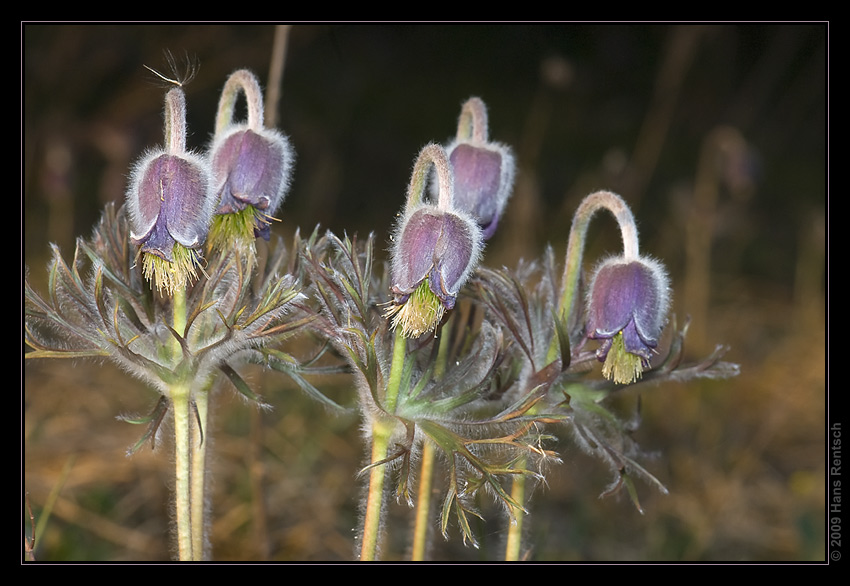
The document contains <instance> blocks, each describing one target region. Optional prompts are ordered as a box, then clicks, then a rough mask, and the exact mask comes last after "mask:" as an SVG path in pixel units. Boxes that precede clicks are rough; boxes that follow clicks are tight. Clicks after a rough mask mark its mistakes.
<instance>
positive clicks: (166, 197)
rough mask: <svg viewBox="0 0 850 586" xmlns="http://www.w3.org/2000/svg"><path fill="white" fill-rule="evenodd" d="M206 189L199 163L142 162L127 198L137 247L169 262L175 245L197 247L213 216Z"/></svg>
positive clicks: (164, 158) (164, 157)
mask: <svg viewBox="0 0 850 586" xmlns="http://www.w3.org/2000/svg"><path fill="white" fill-rule="evenodd" d="M208 187H209V179H208V175H207V173H206V169H205V167H204V166H203V164H202V163H201V162H200V161H195V160H192V159H190V158H185V157H183V156H178V155H169V154H159V155H157V156H154V157H153V158H150V159H144V160H143V161H142V163H141V165H140V166H139V170H138V172H137V174H136V176H135V179H134V181H133V183H132V187H131V189H130V192H129V194H128V198H127V201H128V205H129V210H130V218H131V224H132V229H131V231H130V236H131V238H132V240H133V243H134V244H136V245H141V250H142V252H149V253H151V254H155V255H157V256H159V257H160V258H162V259H164V260H167V261H169V262H171V261H173V260H174V258H173V255H172V249H173V247H174V244H175V243H179V244H182V245H183V246H185V247H186V248H197V247H199V246H200V245H201V244H203V242H204V239H205V238H206V235H207V230H208V228H209V221H210V216H211V214H210V207H211V206H210V205H209V197H208Z"/></svg>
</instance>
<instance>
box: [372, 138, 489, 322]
mask: <svg viewBox="0 0 850 586" xmlns="http://www.w3.org/2000/svg"><path fill="white" fill-rule="evenodd" d="M432 165H433V166H434V168H435V170H436V175H437V183H438V197H437V202H436V204H434V203H431V202H426V201H423V199H422V194H423V192H424V188H425V183H426V182H427V176H428V170H429V168H430V167H431V166H432ZM452 183H453V180H452V173H451V167H450V165H449V162H448V159H447V157H446V153H445V151H444V150H443V148H442V147H440V146H438V145H435V144H430V145H428V146H426V147H425V148H424V149H422V151H421V152H420V154H419V158H418V159H417V161H416V164H415V166H414V169H413V176H412V178H411V183H410V187H409V189H408V195H407V205H406V207H405V211H404V215H403V216H402V218H401V221H400V222H399V224H398V226H397V229H396V231H395V233H394V235H393V248H392V251H391V255H392V260H391V263H392V264H391V267H390V270H391V292H392V294H393V300H392V301H391V302H390V307H389V308H388V310H387V312H386V315H387V317H391V318H392V326H393V328H397V327H398V328H401V332H402V334H403V335H404V336H405V337H418V336H421V335H422V334H424V333H427V332H430V331H433V330H434V329H435V328H436V327H437V325H438V324H439V323H440V322H441V321H442V318H443V314H444V313H445V312H446V311H448V310H450V309H452V308H453V307H454V305H455V301H456V299H457V295H458V292H459V291H460V288H461V287H462V286H463V285H464V283H465V282H466V280H467V279H468V278H469V275H470V274H471V273H472V271H473V270H474V269H475V267H476V266H477V264H478V261H479V259H480V257H481V251H482V249H483V236H482V233H481V229H480V228H479V227H478V224H477V223H476V222H475V220H474V219H473V218H472V217H470V215H469V214H467V213H465V212H463V211H460V210H458V209H456V208H455V206H454V203H453V191H452Z"/></svg>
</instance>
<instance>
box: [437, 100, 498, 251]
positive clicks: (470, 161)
mask: <svg viewBox="0 0 850 586" xmlns="http://www.w3.org/2000/svg"><path fill="white" fill-rule="evenodd" d="M446 152H447V154H448V157H449V161H450V163H451V166H452V170H453V173H454V205H455V207H456V208H457V209H459V210H462V211H464V212H466V213H468V214H469V215H471V216H472V217H473V218H474V219H475V221H476V222H478V225H479V226H480V227H481V229H482V230H483V231H484V239H485V240H487V239H489V238H490V237H491V236H492V235H493V233H494V232H495V231H496V227H497V226H498V223H499V218H500V217H501V215H502V212H503V211H504V209H505V205H506V204H507V201H508V198H509V197H510V195H511V190H512V189H513V183H514V174H515V164H514V156H513V153H512V151H511V149H510V147H508V146H506V145H503V144H499V143H496V142H490V141H489V140H488V139H487V107H486V106H485V104H484V102H483V101H482V100H481V99H480V98H470V99H469V100H467V101H466V103H465V104H464V105H463V108H462V110H461V115H460V119H459V121H458V132H457V137H456V139H455V140H454V141H453V142H452V143H451V144H450V145H449V146H448V147H447V148H446Z"/></svg>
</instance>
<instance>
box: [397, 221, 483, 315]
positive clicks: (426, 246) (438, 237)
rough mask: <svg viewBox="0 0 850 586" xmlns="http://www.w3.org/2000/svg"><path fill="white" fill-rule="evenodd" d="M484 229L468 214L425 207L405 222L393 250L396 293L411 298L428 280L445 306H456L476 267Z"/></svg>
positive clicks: (399, 299)
mask: <svg viewBox="0 0 850 586" xmlns="http://www.w3.org/2000/svg"><path fill="white" fill-rule="evenodd" d="M479 233H480V231H479V230H477V229H476V228H475V226H474V225H472V222H471V221H470V220H469V219H468V218H465V217H462V216H460V215H457V214H454V213H451V212H443V211H440V210H438V209H437V208H434V207H430V206H423V207H420V208H418V209H417V210H416V211H414V212H413V213H412V214H411V215H410V216H409V217H408V218H407V219H406V220H405V221H404V222H403V224H402V226H401V229H400V230H399V236H398V238H397V239H396V245H395V248H394V252H393V261H392V292H393V294H394V295H395V296H396V302H397V303H404V302H405V301H407V299H408V297H409V296H410V294H411V293H413V292H414V291H415V290H416V289H417V288H418V287H419V286H420V285H422V284H423V283H424V282H425V281H426V280H427V281H428V287H429V288H430V290H431V292H432V293H433V294H434V295H436V296H437V298H438V299H439V300H440V302H441V303H442V305H443V307H444V308H445V309H451V308H453V307H454V305H455V299H456V298H457V294H458V290H459V289H460V287H461V286H462V285H463V283H464V282H465V281H466V279H467V277H468V276H469V273H470V272H471V271H472V270H473V268H474V267H475V265H476V263H477V261H478V256H479V255H480V250H481V239H480V236H479Z"/></svg>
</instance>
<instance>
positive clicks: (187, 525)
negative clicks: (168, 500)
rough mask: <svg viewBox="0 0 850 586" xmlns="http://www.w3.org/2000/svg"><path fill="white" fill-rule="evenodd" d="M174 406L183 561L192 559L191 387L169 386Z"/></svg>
mask: <svg viewBox="0 0 850 586" xmlns="http://www.w3.org/2000/svg"><path fill="white" fill-rule="evenodd" d="M170 395H171V405H172V408H173V409H174V472H175V478H174V504H175V516H176V518H177V552H178V555H179V559H180V561H191V560H192V559H193V554H192V507H191V492H190V487H189V484H190V476H191V470H190V455H189V428H190V423H189V416H190V415H189V388H188V386H187V385H185V384H176V385H174V386H172V387H171V389H170Z"/></svg>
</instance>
